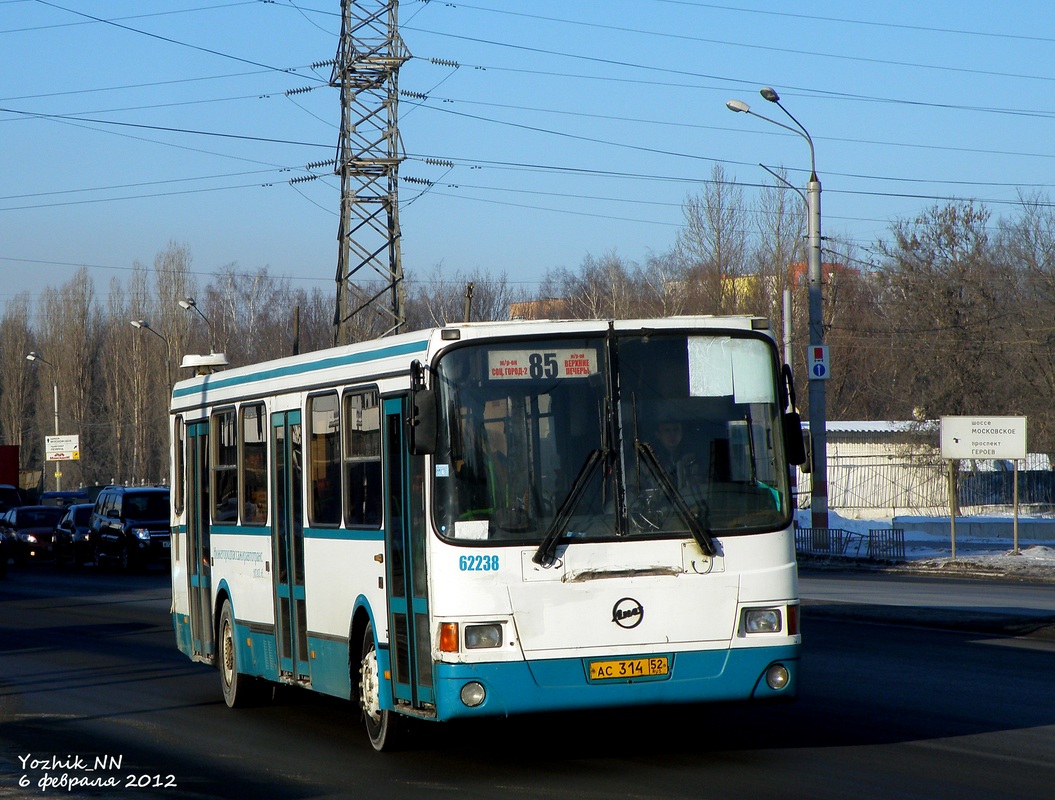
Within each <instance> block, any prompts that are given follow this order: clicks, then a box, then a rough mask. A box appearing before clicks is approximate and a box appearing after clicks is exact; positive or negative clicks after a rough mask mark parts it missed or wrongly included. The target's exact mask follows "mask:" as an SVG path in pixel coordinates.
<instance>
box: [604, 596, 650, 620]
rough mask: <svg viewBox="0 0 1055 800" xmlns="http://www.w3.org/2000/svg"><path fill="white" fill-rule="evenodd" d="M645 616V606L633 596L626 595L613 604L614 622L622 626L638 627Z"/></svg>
mask: <svg viewBox="0 0 1055 800" xmlns="http://www.w3.org/2000/svg"><path fill="white" fill-rule="evenodd" d="M644 617H645V607H644V606H643V605H641V604H640V603H639V602H637V600H635V599H634V598H632V597H624V598H623V599H622V600H618V601H617V602H616V604H615V605H614V606H612V622H614V623H615V624H616V625H618V626H619V627H620V628H636V627H637V626H638V625H640V624H641V620H642V619H644Z"/></svg>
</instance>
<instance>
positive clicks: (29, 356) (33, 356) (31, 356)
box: [26, 351, 40, 361]
mask: <svg viewBox="0 0 1055 800" xmlns="http://www.w3.org/2000/svg"><path fill="white" fill-rule="evenodd" d="M38 358H40V353H34V352H32V351H31V352H29V353H27V354H26V361H36V360H37V359H38Z"/></svg>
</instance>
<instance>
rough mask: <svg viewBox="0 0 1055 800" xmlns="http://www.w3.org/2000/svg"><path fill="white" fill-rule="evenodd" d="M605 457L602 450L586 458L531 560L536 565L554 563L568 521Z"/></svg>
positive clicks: (592, 452)
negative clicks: (554, 555) (554, 556)
mask: <svg viewBox="0 0 1055 800" xmlns="http://www.w3.org/2000/svg"><path fill="white" fill-rule="evenodd" d="M603 456H604V452H603V451H602V450H591V451H590V454H589V455H588V456H586V461H585V462H584V463H583V465H582V469H580V470H579V474H578V475H576V476H575V480H574V481H573V482H572V485H571V489H569V490H568V494H567V496H566V497H565V498H564V502H563V503H561V504H560V508H559V509H557V513H556V515H555V516H554V517H553V522H552V523H550V526H549V528H548V529H547V531H546V536H545V538H543V540H542V543H541V544H540V545H539V546H538V550H536V551H535V555H533V556H532V557H531V560H532V561H534V562H535V563H536V564H542V565H543V566H545V565H546V564H549V563H551V562H552V561H553V554H554V553H555V552H556V550H557V544H558V542H560V540H561V537H562V536H564V534H565V533H566V531H565V526H566V525H567V523H568V520H569V519H571V515H572V514H573V513H575V509H576V508H577V507H578V505H579V501H580V500H582V496H583V494H584V493H585V491H586V487H587V485H589V483H590V478H591V477H593V473H594V472H596V471H597V465H598V464H600V463H601V461H602V460H603Z"/></svg>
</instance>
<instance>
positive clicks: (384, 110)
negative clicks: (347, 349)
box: [330, 0, 410, 344]
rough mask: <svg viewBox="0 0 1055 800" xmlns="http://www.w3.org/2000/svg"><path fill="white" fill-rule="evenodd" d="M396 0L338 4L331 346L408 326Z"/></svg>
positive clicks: (401, 50) (402, 53)
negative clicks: (337, 206)
mask: <svg viewBox="0 0 1055 800" xmlns="http://www.w3.org/2000/svg"><path fill="white" fill-rule="evenodd" d="M398 9H399V3H398V0H341V40H340V44H339V45H338V48H337V57H336V59H335V62H334V66H333V72H332V74H331V76H330V85H331V86H335V87H338V88H340V90H341V133H340V142H339V143H338V146H337V161H336V166H335V170H334V171H335V173H336V174H337V175H339V176H340V178H341V221H340V226H339V228H338V231H337V239H338V253H337V305H336V309H335V311H334V316H333V326H334V333H333V339H334V344H348V343H350V342H353V341H358V340H362V339H365V338H370V337H373V336H379V335H380V336H384V335H386V334H389V333H396V332H399V331H400V330H401V329H402V328H403V327H404V324H405V322H406V311H405V301H406V291H405V288H404V285H403V265H402V261H401V259H400V230H399V203H398V183H399V163H400V162H401V161H402V160H403V148H402V141H401V139H400V136H399V128H398V124H397V120H398V114H397V110H398V103H397V98H398V94H399V86H398V74H399V68H400V66H402V65H403V63H404V62H406V61H407V60H408V59H409V58H410V53H409V52H408V51H407V49H406V47H405V46H404V44H403V41H402V39H401V38H400V36H399V27H398V24H397V11H398Z"/></svg>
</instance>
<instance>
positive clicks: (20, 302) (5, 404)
mask: <svg viewBox="0 0 1055 800" xmlns="http://www.w3.org/2000/svg"><path fill="white" fill-rule="evenodd" d="M32 341H33V334H32V331H31V330H30V325H29V293H28V292H22V293H20V294H17V295H15V296H14V297H12V298H11V299H10V300H9V301H8V302H7V305H6V306H5V307H4V316H3V318H2V319H0V443H3V444H8V445H12V444H13V445H18V446H19V447H20V448H21V449H20V451H19V458H20V459H21V463H20V466H21V467H26V466H27V465H29V464H30V463H34V462H31V461H29V460H28V459H29V458H31V457H32V451H31V448H28V447H26V446H25V444H26V442H27V436H28V434H29V431H30V425H29V417H30V414H29V409H30V407H31V388H32V385H33V384H32V381H31V380H30V374H29V370H28V369H27V366H28V365H27V363H26V354H27V353H28V352H29V351H30V349H31V343H32ZM35 463H39V462H35Z"/></svg>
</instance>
